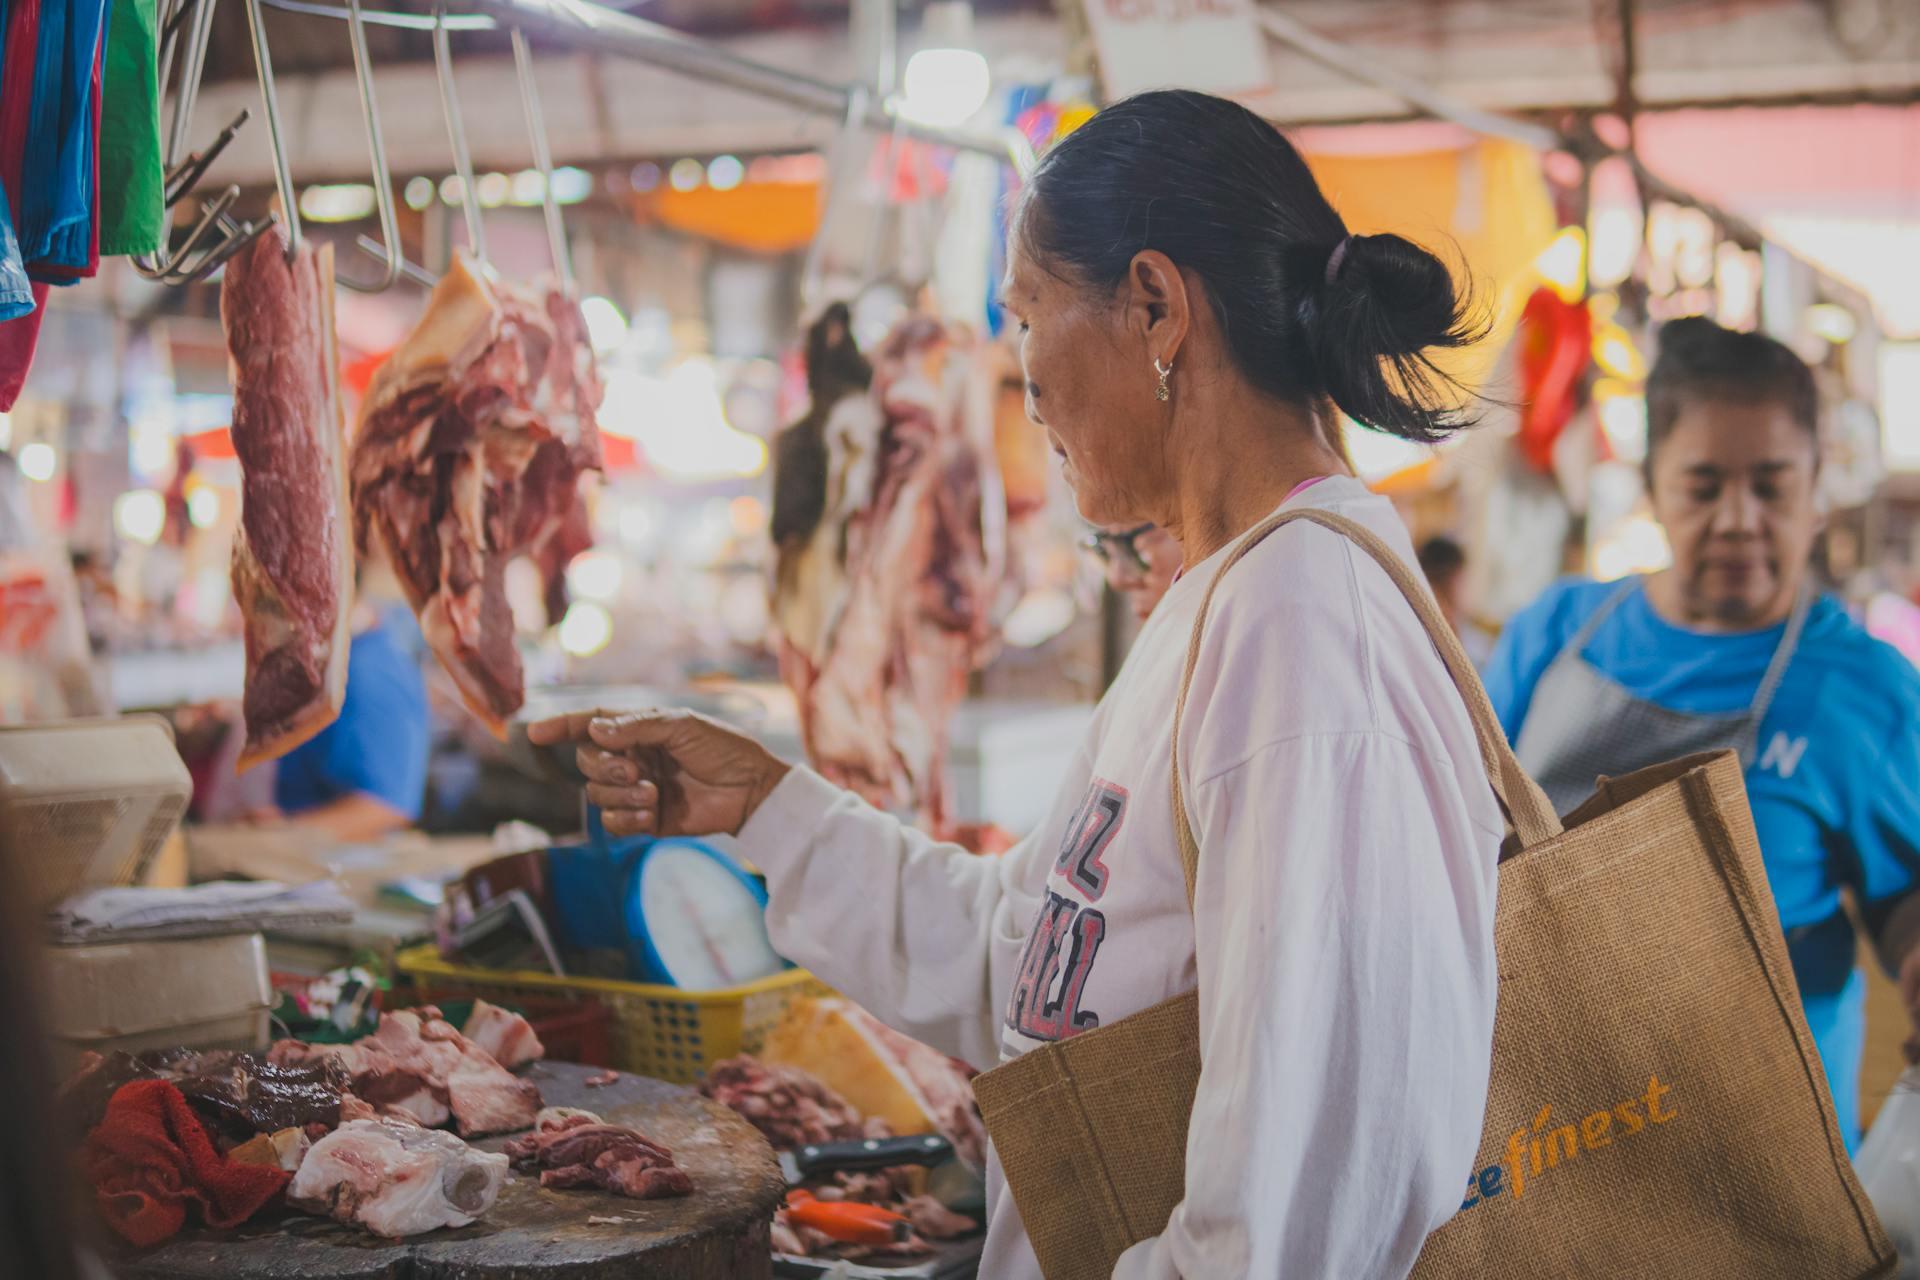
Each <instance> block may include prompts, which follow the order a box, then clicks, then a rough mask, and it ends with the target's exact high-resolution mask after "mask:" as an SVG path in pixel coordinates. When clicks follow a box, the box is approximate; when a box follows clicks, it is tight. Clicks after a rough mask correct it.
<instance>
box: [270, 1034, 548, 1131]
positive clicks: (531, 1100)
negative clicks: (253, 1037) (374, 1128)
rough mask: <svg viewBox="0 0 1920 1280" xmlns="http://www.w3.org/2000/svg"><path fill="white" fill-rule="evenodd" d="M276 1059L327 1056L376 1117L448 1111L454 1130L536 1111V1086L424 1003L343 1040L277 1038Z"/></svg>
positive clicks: (428, 1119) (501, 1124)
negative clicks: (343, 1070)
mask: <svg viewBox="0 0 1920 1280" xmlns="http://www.w3.org/2000/svg"><path fill="white" fill-rule="evenodd" d="M267 1056H268V1058H269V1059H270V1060H271V1061H273V1062H276V1063H281V1064H300V1063H310V1062H314V1061H317V1060H320V1059H325V1058H332V1059H334V1060H335V1061H337V1062H339V1063H340V1064H341V1065H343V1066H344V1067H346V1069H347V1070H348V1072H349V1073H351V1075H352V1076H353V1092H354V1093H355V1095H357V1096H358V1097H359V1098H360V1099H361V1100H362V1101H363V1102H366V1103H367V1104H369V1105H371V1106H372V1107H373V1108H374V1110H375V1111H377V1112H378V1113H379V1114H381V1115H383V1116H394V1117H398V1118H403V1119H407V1120H412V1121H414V1122H415V1123H417V1124H421V1125H424V1126H426V1127H427V1128H435V1127H438V1126H439V1125H443V1124H445V1123H446V1122H447V1120H448V1118H449V1117H451V1118H452V1120H453V1121H454V1123H455V1126H456V1127H457V1128H458V1129H459V1131H460V1134H461V1136H463V1137H473V1136H476V1135H479V1134H487V1133H510V1132H512V1131H514V1130H516V1129H525V1128H527V1127H528V1126H529V1125H531V1124H532V1123H533V1121H534V1117H535V1116H537V1115H538V1114H539V1112H540V1106H541V1098H540V1090H539V1088H538V1087H537V1086H536V1085H534V1084H533V1082H532V1081H529V1080H522V1079H520V1078H518V1077H517V1076H515V1075H514V1074H513V1073H512V1072H510V1071H508V1070H507V1069H506V1068H504V1067H502V1066H501V1065H500V1064H499V1063H498V1062H496V1061H494V1059H493V1058H492V1056H491V1055H489V1054H488V1053H487V1052H486V1050H484V1049H482V1048H480V1047H479V1046H478V1045H475V1044H473V1043H472V1042H471V1041H469V1040H468V1039H467V1038H466V1037H465V1036H463V1035H461V1034H460V1033H459V1032H458V1031H456V1030H455V1029H454V1027H453V1024H452V1023H450V1022H448V1021H447V1020H446V1019H445V1018H443V1017H441V1015H440V1011H439V1010H438V1009H435V1008H433V1007H432V1006H431V1005H428V1006H424V1007H422V1008H420V1009H402V1010H400V1011H398V1012H395V1013H388V1014H383V1015H382V1016H381V1018H380V1026H379V1028H378V1029H377V1030H376V1031H375V1032H374V1033H373V1034H372V1035H370V1036H366V1037H363V1038H362V1039H360V1040H357V1041H355V1042H354V1043H352V1044H348V1045H313V1044H306V1043H304V1042H303V1041H299V1040H282V1041H280V1042H279V1043H278V1044H276V1045H274V1046H273V1048H272V1049H271V1050H269V1051H268V1055H267Z"/></svg>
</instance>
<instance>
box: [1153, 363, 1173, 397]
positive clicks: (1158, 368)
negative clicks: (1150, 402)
mask: <svg viewBox="0 0 1920 1280" xmlns="http://www.w3.org/2000/svg"><path fill="white" fill-rule="evenodd" d="M1153 371H1154V372H1155V373H1157V374H1159V375H1160V385H1159V386H1157V387H1155V388H1154V389H1153V398H1154V399H1155V400H1158V401H1160V402H1161V403H1162V404H1165V403H1166V401H1167V398H1168V397H1169V396H1170V395H1172V392H1170V391H1169V390H1168V389H1167V375H1168V374H1170V373H1172V372H1173V366H1172V365H1170V364H1161V363H1160V357H1159V356H1155V357H1154V358H1153Z"/></svg>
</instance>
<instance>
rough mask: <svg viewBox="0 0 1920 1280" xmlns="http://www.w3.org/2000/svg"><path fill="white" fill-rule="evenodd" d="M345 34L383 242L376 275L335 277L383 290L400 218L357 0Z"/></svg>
mask: <svg viewBox="0 0 1920 1280" xmlns="http://www.w3.org/2000/svg"><path fill="white" fill-rule="evenodd" d="M347 37H348V39H349V40H350V41H351V42H352V44H353V79H354V83H355V84H357V85H358V86H359V89H360V113H361V115H362V116H363V117H364V118H365V120H366V125H367V151H368V153H369V154H370V155H371V156H372V160H373V200H374V205H375V207H376V208H378V210H379V212H380V241H381V243H382V244H384V245H385V246H386V250H385V254H384V257H383V260H382V267H381V272H380V279H379V280H378V281H377V282H375V283H373V284H361V283H360V282H359V281H357V280H353V279H350V278H348V277H346V276H336V277H335V278H336V279H338V280H339V281H340V283H341V284H343V285H345V286H347V288H349V289H352V290H354V291H355V292H356V293H385V292H386V291H387V290H388V289H391V288H392V287H393V282H394V281H396V280H398V279H399V278H400V219H399V216H398V215H397V214H396V213H395V212H394V208H393V175H392V173H390V172H389V171H388V168H387V144H386V142H385V140H384V139H382V138H381V136H380V104H379V103H378V101H376V100H375V98H374V93H373V60H372V59H371V58H370V57H368V56H367V29H366V26H365V24H364V23H362V21H361V18H360V0H347Z"/></svg>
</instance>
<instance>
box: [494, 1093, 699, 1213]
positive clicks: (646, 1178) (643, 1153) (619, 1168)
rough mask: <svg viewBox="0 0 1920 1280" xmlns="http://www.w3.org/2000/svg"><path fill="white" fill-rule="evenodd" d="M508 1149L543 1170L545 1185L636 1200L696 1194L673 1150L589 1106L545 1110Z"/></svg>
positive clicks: (518, 1164)
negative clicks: (608, 1119)
mask: <svg viewBox="0 0 1920 1280" xmlns="http://www.w3.org/2000/svg"><path fill="white" fill-rule="evenodd" d="M506 1150H507V1155H508V1157H510V1158H511V1159H512V1161H513V1164H514V1167H515V1168H516V1169H521V1170H525V1171H532V1170H534V1169H539V1170H540V1171H541V1173H540V1185H541V1186H543V1187H556V1188H562V1187H598V1188H600V1189H601V1190H603V1191H611V1192H613V1193H614V1194H615V1195H622V1196H627V1197H630V1198H631V1199H634V1200H653V1199H656V1198H659V1197H663V1196H684V1195H691V1194H692V1193H693V1180H692V1179H691V1178H689V1177H687V1174H686V1171H685V1170H683V1169H681V1168H680V1167H679V1166H678V1165H676V1164H675V1163H674V1162H673V1152H671V1151H669V1150H668V1149H667V1148H665V1147H663V1146H661V1145H660V1144H659V1143H657V1142H654V1141H653V1140H652V1139H651V1138H649V1137H647V1136H646V1135H645V1134H643V1133H641V1132H640V1131H639V1130H638V1129H629V1128H627V1127H626V1126H624V1125H617V1124H608V1123H607V1122H606V1121H604V1120H602V1119H601V1118H600V1117H599V1116H597V1115H595V1114H593V1113H592V1112H591V1111H581V1110H578V1109H577V1108H571V1107H554V1108H550V1109H548V1110H546V1111H542V1112H541V1113H540V1117H539V1119H538V1120H537V1121H536V1122H535V1124H534V1130H533V1132H532V1133H530V1134H528V1135H527V1136H526V1137H524V1138H516V1139H514V1140H513V1141H512V1142H509V1143H508V1144H507V1148H506Z"/></svg>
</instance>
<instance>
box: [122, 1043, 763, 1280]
mask: <svg viewBox="0 0 1920 1280" xmlns="http://www.w3.org/2000/svg"><path fill="white" fill-rule="evenodd" d="M519 1074H520V1075H522V1076H523V1077H525V1078H526V1079H529V1080H532V1081H533V1082H534V1083H536V1084H538V1085H539V1086H540V1093H541V1095H542V1096H543V1097H544V1098H545V1099H546V1103H547V1105H548V1106H550V1107H584V1108H586V1109H587V1110H589V1111H594V1112H598V1113H599V1114H600V1115H601V1116H602V1117H603V1118H604V1119H606V1120H608V1121H609V1122H611V1123H614V1124H625V1125H631V1126H633V1127H634V1128H636V1129H639V1130H640V1131H641V1132H642V1133H644V1134H646V1135H647V1136H648V1137H650V1138H653V1139H654V1140H656V1141H658V1142H659V1143H660V1144H661V1145H663V1146H665V1147H667V1148H669V1149H671V1150H672V1152H673V1155H674V1160H675V1161H676V1162H677V1163H678V1164H679V1165H680V1167H681V1168H682V1169H685V1170H686V1171H687V1174H688V1176H689V1177H691V1178H692V1179H693V1194H692V1195H690V1196H685V1197H681V1198H679V1199H670V1200H629V1199H626V1198H625V1197H623V1196H616V1195H612V1194H610V1193H608V1192H604V1191H591V1190H568V1191H555V1190H550V1189H548V1188H546V1187H542V1186H541V1185H540V1182H539V1177H538V1175H537V1174H536V1175H533V1176H528V1175H526V1174H521V1173H515V1174H514V1175H513V1176H512V1177H511V1178H509V1179H508V1181H507V1185H506V1187H505V1189H504V1190H502V1191H501V1193H500V1198H499V1200H497V1201H496V1202H495V1203H494V1206H493V1208H492V1209H491V1210H489V1211H488V1213H487V1215H486V1216H485V1217H484V1218H482V1219H481V1220H480V1221H478V1222H476V1223H474V1224H473V1225H472V1226H469V1227H461V1228H458V1229H455V1230H449V1231H434V1232H430V1233H428V1234H426V1235H423V1236H415V1237H412V1238H411V1239H408V1240H402V1241H398V1242H395V1241H386V1240H379V1239H376V1238H374V1237H373V1236H370V1235H368V1234H367V1233H366V1232H365V1231H362V1230H361V1229H360V1228H358V1227H350V1226H345V1225H342V1224H341V1223H337V1222H332V1221H330V1220H328V1219H324V1218H314V1217H309V1216H307V1215H305V1214H300V1213H292V1212H288V1213H285V1214H283V1215H280V1216H277V1217H276V1216H273V1215H264V1216H262V1217H261V1218H258V1219H255V1220H254V1221H253V1222H250V1223H248V1224H247V1225H245V1226H243V1227H240V1228H238V1229H236V1230H234V1231H207V1230H204V1229H196V1230H191V1231H187V1232H183V1233H182V1234H180V1235H179V1236H176V1237H175V1238H174V1239H172V1240H170V1241H168V1242H167V1243H166V1244H164V1245H161V1246H159V1247H158V1248H156V1249H151V1250H147V1251H144V1252H141V1251H135V1250H131V1249H122V1250H115V1251H114V1252H113V1253H112V1254H111V1255H110V1256H109V1258H108V1262H109V1265H110V1266H111V1267H112V1268H113V1271H114V1273H115V1274H116V1275H118V1276H120V1277H122V1280H403V1278H404V1280H456V1278H457V1280H507V1278H509V1277H513V1278H518V1277H522V1276H528V1275H536V1274H537V1275H538V1276H540V1277H541V1280H762V1278H763V1277H770V1276H771V1275H772V1274H773V1272H772V1257H773V1255H772V1248H771V1243H770V1240H769V1231H770V1229H771V1227H772V1224H773V1211H774V1209H775V1208H776V1207H778V1205H779V1204H780V1201H781V1197H782V1196H783V1194H784V1193H785V1190H786V1184H785V1180H784V1179H783V1178H782V1177H781V1176H780V1168H779V1166H778V1165H777V1164H776V1163H775V1162H774V1158H773V1150H772V1148H770V1147H768V1146H767V1142H766V1139H765V1138H762V1137H761V1136H760V1134H759V1132H758V1131H757V1130H755V1129H754V1128H753V1126H751V1125H749V1124H748V1123H747V1122H746V1121H744V1120H742V1119H741V1118H740V1117H739V1116H737V1115H735V1114H734V1113H733V1112H732V1111H730V1110H728V1109H727V1108H726V1107H723V1106H721V1105H720V1104H718V1103H716V1102H711V1101H709V1100H707V1099H706V1098H703V1097H701V1096H700V1095H699V1094H697V1093H695V1092H694V1091H693V1090H691V1089H688V1088H685V1087H683V1086H680V1085H672V1084H667V1083H665V1082H663V1081H659V1080H651V1079H648V1078H646V1077H645V1076H634V1075H627V1074H625V1073H622V1074H621V1076H620V1078H619V1079H618V1080H616V1081H614V1082H613V1083H612V1084H610V1085H605V1086H601V1087H598V1088H588V1087H587V1085H586V1081H587V1079H588V1077H590V1076H597V1075H600V1074H602V1072H601V1070H600V1068H597V1067H581V1066H575V1065H573V1064H571V1063H560V1062H536V1063H534V1064H532V1065H531V1066H529V1067H528V1068H526V1069H525V1070H524V1071H522V1072H520V1073H519ZM514 1136H515V1135H512V1134H502V1135H500V1136H498V1137H493V1138H483V1139H480V1140H479V1141H477V1142H475V1143H474V1145H475V1146H476V1147H479V1148H481V1149H482V1150H486V1151H498V1150H500V1149H501V1148H503V1147H504V1146H505V1145H506V1144H507V1142H508V1141H509V1140H510V1139H511V1138H512V1137H514ZM594 1218H601V1219H611V1220H612V1221H601V1222H597V1223H596V1222H593V1221H591V1219H594Z"/></svg>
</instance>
